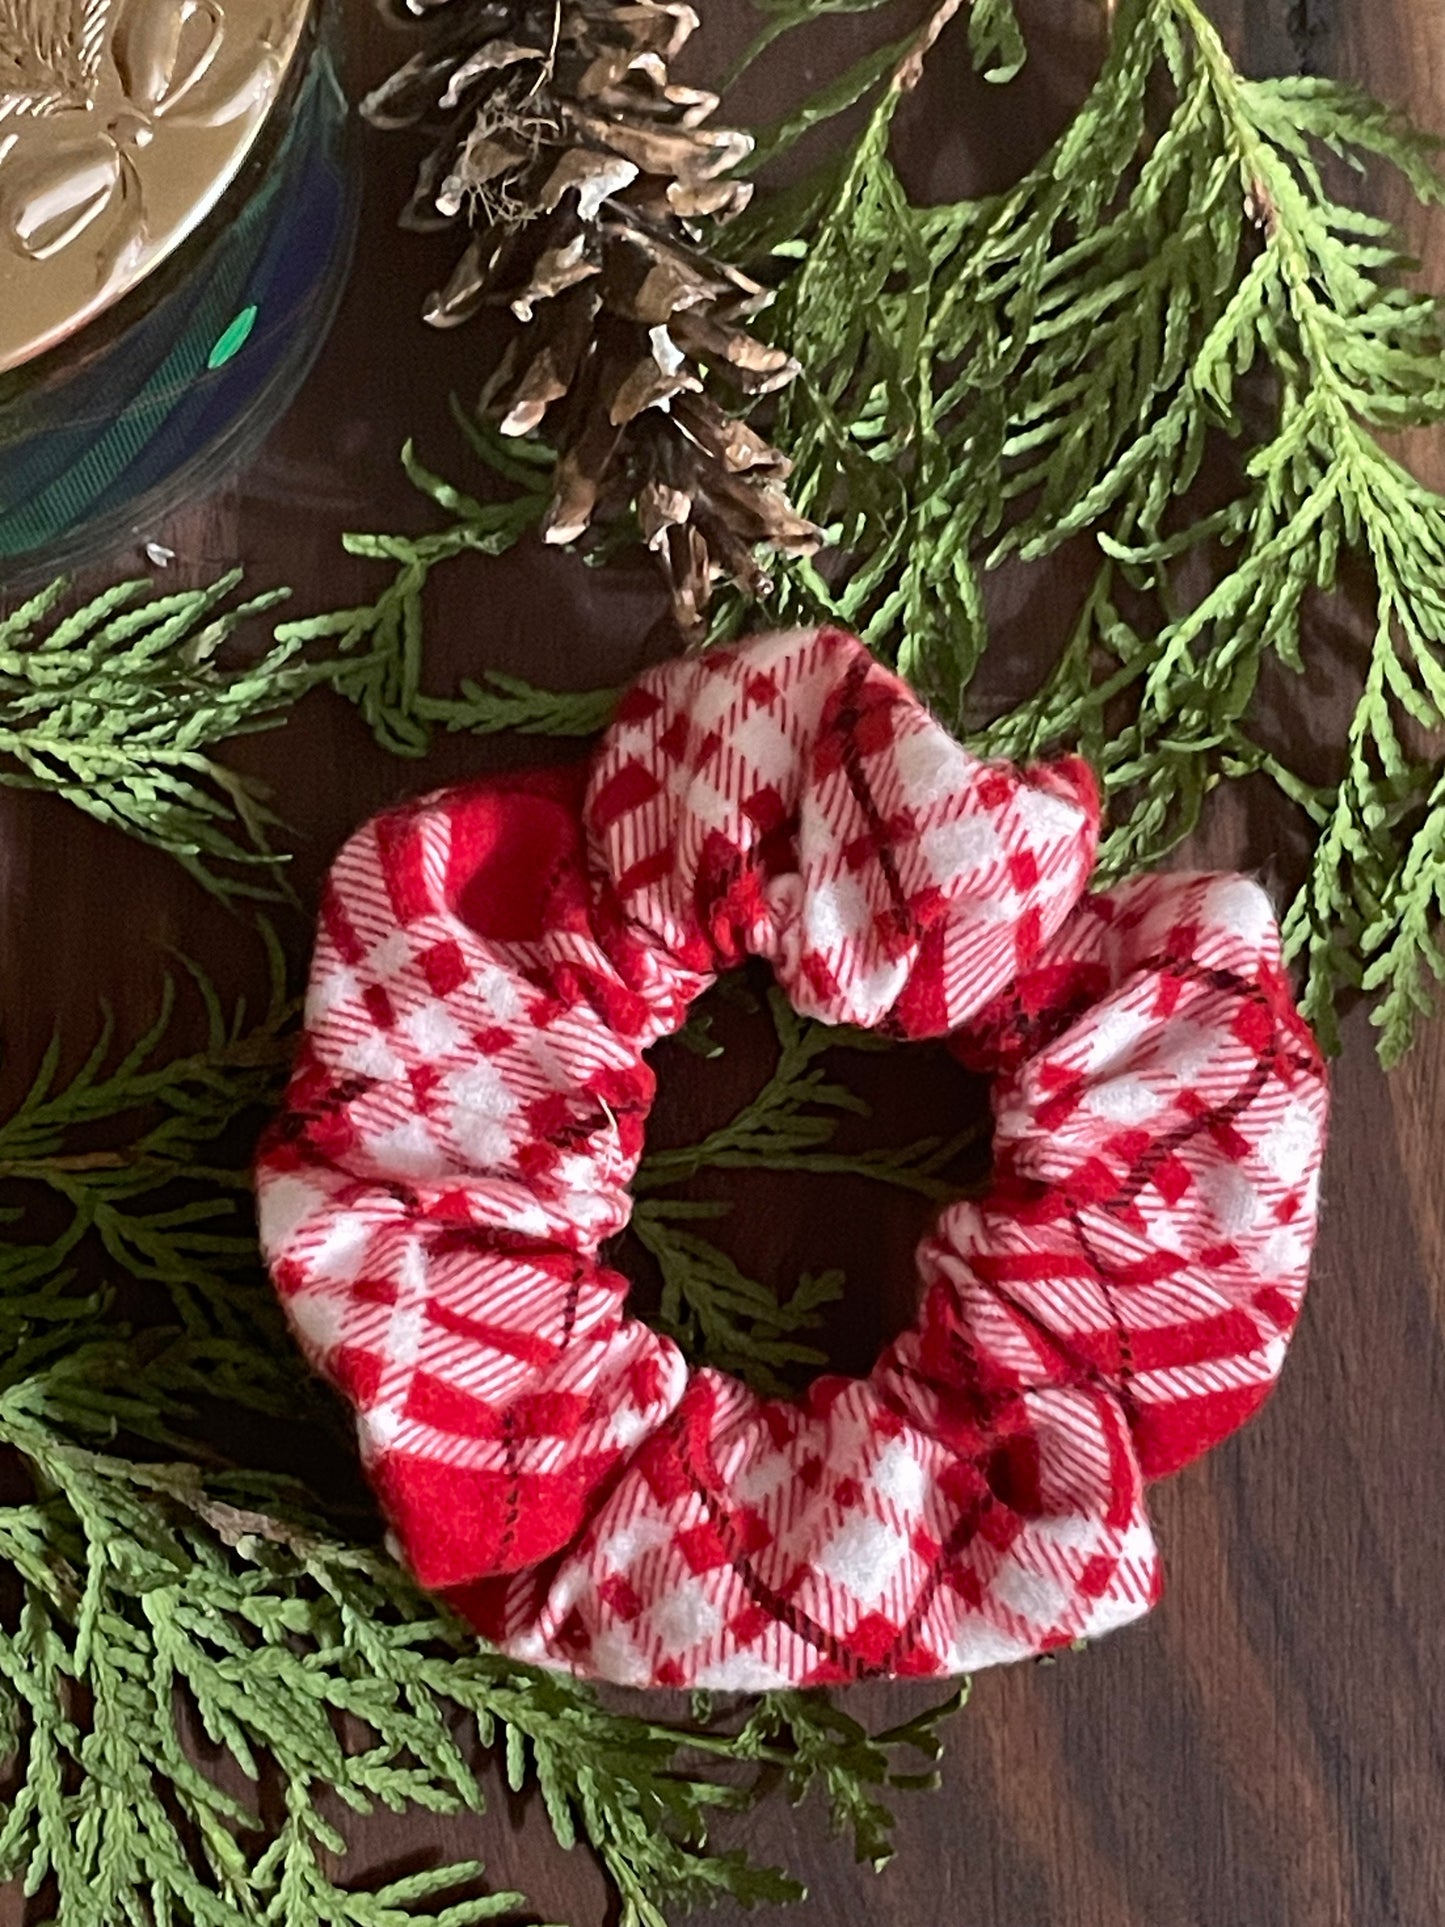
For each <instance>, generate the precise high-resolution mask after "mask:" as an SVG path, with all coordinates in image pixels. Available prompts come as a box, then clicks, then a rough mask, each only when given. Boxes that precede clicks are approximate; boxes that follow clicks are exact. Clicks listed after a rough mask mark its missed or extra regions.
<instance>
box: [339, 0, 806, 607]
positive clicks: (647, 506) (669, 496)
mask: <svg viewBox="0 0 1445 1927" xmlns="http://www.w3.org/2000/svg"><path fill="white" fill-rule="evenodd" d="M407 4H408V6H409V8H410V10H411V11H413V12H415V13H418V14H422V15H424V16H425V18H426V20H427V23H428V38H427V42H426V44H425V45H424V46H423V48H422V49H421V51H420V52H418V53H417V54H416V55H415V56H414V57H413V58H412V59H411V60H409V61H408V62H407V63H406V65H405V66H403V67H401V68H400V69H399V70H398V71H397V72H396V73H395V74H393V75H392V77H391V79H390V80H388V81H386V82H385V83H384V84H383V85H382V86H381V87H379V88H378V89H377V90H376V91H375V92H374V93H373V94H371V95H370V96H369V97H368V99H367V100H366V101H365V103H364V112H365V113H366V115H367V117H368V118H369V119H370V120H371V121H372V122H373V123H375V124H376V125H377V126H381V127H400V126H412V125H416V124H418V123H420V124H422V125H423V126H425V127H427V128H429V129H430V130H432V131H433V132H434V133H435V135H436V140H435V145H434V146H433V148H432V149H431V151H430V153H429V154H428V155H427V157H426V159H425V160H424V161H423V163H422V166H421V169H420V172H419V175H418V178H417V183H416V187H415V189H414V191H413V194H412V197H411V200H410V202H409V203H408V205H407V207H406V209H405V210H404V212H403V215H402V225H403V226H404V227H416V228H432V227H437V226H446V225H450V224H452V223H458V222H463V221H465V222H467V223H469V224H470V225H471V226H472V228H473V233H472V235H471V239H470V240H469V241H468V243H467V246H466V249H465V251H464V252H463V254H462V256H461V259H460V260H459V261H458V263H457V266H456V268H455V270H454V272H453V274H452V276H451V279H450V280H449V281H448V282H447V284H446V286H445V287H444V288H442V289H441V290H440V291H439V292H438V293H436V294H434V295H432V296H431V297H430V299H429V300H428V302H427V305H426V308H425V310H424V313H425V317H426V319H427V320H428V321H430V322H431V323H432V324H433V325H434V326H436V327H441V328H448V327H454V326H455V325H456V324H457V323H459V322H462V321H465V320H466V319H467V317H468V316H469V315H471V314H473V313H475V312H476V310H477V309H478V308H479V307H481V306H482V305H483V304H484V303H485V304H494V305H505V306H506V307H508V308H510V310H511V312H512V314H513V315H514V316H515V317H516V321H517V323H518V327H517V331H516V333H515V335H514V336H513V338H512V340H511V342H510V344H509V345H508V347H507V349H506V351H505V352H504V354H503V356H502V359H501V361H500V362H499V364H498V366H497V368H496V369H495V370H494V372H493V373H492V375H491V376H490V378H489V379H488V380H487V382H486V384H485V386H484V387H483V389H482V393H481V397H480V401H479V404H478V405H479V408H480V410H481V411H482V412H483V413H485V414H487V415H489V416H491V417H492V418H493V419H495V420H496V421H497V422H498V423H499V424H500V427H501V430H502V432H503V434H507V435H526V434H530V433H531V432H532V431H533V430H535V429H537V428H539V427H540V426H541V425H542V424H543V422H544V420H545V423H546V432H547V436H548V439H549V440H550V441H552V442H553V444H554V445H555V446H556V447H557V449H558V452H559V459H558V463H557V470H556V479H555V488H554V493H553V499H552V503H551V506H550V508H549V510H548V513H547V516H546V520H545V522H544V525H543V534H544V537H545V539H546V540H547V541H549V542H558V543H560V542H571V541H575V540H576V539H577V538H578V537H580V536H581V535H583V534H584V533H585V532H586V531H587V529H588V528H589V527H591V526H592V525H593V523H594V521H596V522H601V521H604V520H609V519H613V518H615V517H617V516H618V515H622V514H625V513H627V512H628V511H629V510H632V511H634V512H635V514H636V518H637V522H638V525H639V527H640V529H641V532H642V535H643V538H644V540H645V541H646V542H647V544H648V546H649V547H650V548H651V549H652V550H653V551H654V552H655V553H656V554H657V555H658V556H659V557H660V558H661V560H662V564H663V567H664V569H665V571H666V574H667V577H668V581H669V584H670V587H671V592H672V599H673V608H674V611H675V613H676V616H677V620H678V622H679V623H680V625H681V627H682V628H683V630H684V633H685V634H688V635H689V636H695V635H696V634H697V633H698V632H699V630H700V627H701V623H702V617H703V614H704V612H705V610H706V607H707V603H708V598H709V595H710V593H711V589H712V586H713V584H714V583H715V582H716V581H717V580H718V579H719V577H721V576H722V575H728V576H730V577H732V579H733V580H734V581H735V582H737V583H739V584H740V585H742V586H743V587H745V588H746V589H748V590H749V591H751V592H752V593H755V594H756V593H761V592H763V591H765V590H766V588H767V577H766V575H765V573H764V571H763V570H762V568H761V567H760V566H759V564H758V562H757V561H756V560H755V554H754V552H755V551H756V550H759V549H771V550H773V551H776V552H779V553H782V554H785V555H811V554H812V553H814V552H815V551H816V549H817V548H818V546H819V542H820V535H819V531H818V530H817V529H816V528H815V527H814V526H813V524H812V523H811V522H808V521H806V520H804V518H803V517H802V516H800V515H799V514H798V513H797V512H796V511H795V510H794V508H793V506H792V504H791V503H790V502H789V500H788V497H787V493H786V490H785V488H784V486H783V485H784V483H785V481H786V479H787V475H788V467H789V465H788V462H787V460H786V459H785V457H784V456H783V455H781V454H780V453H779V451H778V450H777V449H776V448H774V447H772V446H771V445H770V444H769V443H768V442H767V441H766V440H764V439H763V437H762V436H761V435H758V434H757V433H755V432H754V431H753V430H752V429H751V428H749V427H748V426H747V425H746V423H745V422H744V421H743V420H742V419H741V417H742V416H743V415H744V414H745V413H746V412H747V410H748V408H749V407H750V406H751V404H752V401H753V400H754V399H755V398H756V397H758V396H761V395H766V394H768V393H770V392H771V391H773V390H775V389H777V388H780V387H782V386H783V385H784V384H786V383H787V382H789V381H791V380H792V378H793V376H794V375H795V374H796V373H797V364H796V363H795V362H794V361H793V360H792V359H791V358H790V357H789V356H788V355H786V354H784V353H783V352H782V351H781V350H779V349H776V348H770V347H768V346H767V345H766V344H765V343H763V342H761V341H758V340H757V339H756V338H755V337H754V336H753V335H751V334H749V333H748V330H747V326H746V323H747V322H748V321H749V319H750V318H751V317H752V316H753V315H755V314H756V313H757V312H758V310H759V309H760V308H762V307H764V306H765V305H766V304H767V302H768V301H769V300H770V299H771V295H770V292H769V291H768V290H767V289H766V288H764V287H762V286H761V285H760V284H759V283H758V282H756V281H753V280H751V279H750V278H749V277H748V276H747V275H745V274H741V273H739V271H738V270H737V269H736V268H734V267H731V266H729V265H727V264H726V263H723V262H719V261H717V260H714V259H713V258H712V257H711V256H710V255H709V254H708V253H707V252H706V250H705V247H704V245H703V239H704V235H705V231H706V227H707V224H708V223H710V222H716V221H722V220H726V219H727V218H728V217H729V216H730V215H732V214H735V213H737V212H738V211H739V210H740V209H741V208H742V207H743V206H744V205H745V204H746V202H747V199H748V196H749V194H750V192H751V190H750V188H749V187H748V185H747V183H745V182H741V181H734V180H729V179H727V178H725V177H726V176H727V174H728V171H729V170H730V169H731V168H732V167H733V166H734V165H735V164H736V163H737V162H738V161H740V160H741V159H743V157H744V156H745V155H746V154H747V153H748V152H749V150H750V148H751V145H752V142H751V140H750V138H749V136H748V135H746V134H742V133H738V132H735V131H733V130H731V129H722V128H712V127H708V126H706V125H705V123H706V122H707V121H708V119H709V118H710V116H711V115H712V114H713V112H714V111H715V109H716V107H717V104H718V103H717V98H716V96H715V95H713V94H708V93H703V92H699V91H698V90H696V89H694V88H690V87H682V86H679V85H677V84H675V83H674V82H673V81H672V80H671V79H670V77H669V66H670V63H671V62H672V60H673V59H674V58H675V56H676V55H677V53H678V51H679V49H680V48H681V47H682V46H683V44H684V43H685V42H686V41H687V39H688V38H689V36H690V35H691V34H692V32H693V30H694V28H695V27H696V26H697V15H696V14H695V13H694V12H693V11H692V9H691V7H688V6H685V5H681V4H676V3H675V0H666V3H665V4H664V3H659V0H627V4H612V3H611V0H556V4H555V5H553V6H546V5H527V4H516V5H513V4H508V3H507V0H407Z"/></svg>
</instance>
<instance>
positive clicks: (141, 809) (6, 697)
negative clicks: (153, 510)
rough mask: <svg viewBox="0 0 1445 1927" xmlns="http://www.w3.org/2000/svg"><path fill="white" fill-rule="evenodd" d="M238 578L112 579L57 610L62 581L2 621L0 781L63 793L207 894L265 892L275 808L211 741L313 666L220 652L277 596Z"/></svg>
mask: <svg viewBox="0 0 1445 1927" xmlns="http://www.w3.org/2000/svg"><path fill="white" fill-rule="evenodd" d="M239 581H240V571H239V570H232V571H231V572H230V573H228V574H227V575H225V576H223V577H222V578H221V579H220V580H219V581H217V582H214V583H212V584H211V585H210V587H209V588H202V589H187V590H182V591H180V592H179V593H177V594H171V595H162V594H159V593H157V592H156V591H155V590H154V589H152V588H151V587H150V585H149V584H148V583H146V582H143V581H141V582H122V583H117V584H116V585H115V586H114V587H113V588H110V589H107V590H105V591H104V592H103V593H102V594H100V595H98V596H95V597H93V598H92V599H91V600H90V601H89V602H87V603H85V604H84V605H83V606H82V607H80V608H79V609H76V610H74V611H72V612H71V613H70V614H69V615H66V616H63V617H62V616H60V615H59V614H58V610H59V607H60V604H61V602H62V600H63V598H64V596H65V593H66V590H67V588H68V584H67V582H66V581H65V580H64V579H61V580H58V581H56V582H53V583H51V585H50V586H49V587H48V588H46V589H43V590H41V591H40V592H39V593H38V594H37V595H35V596H32V597H31V598H30V600H29V601H27V602H24V603H22V604H21V605H20V607H19V608H17V609H16V610H14V612H13V613H12V614H10V615H9V616H7V617H5V618H3V619H0V758H3V759H4V761H3V762H0V784H4V785H7V786H9V787H12V788H19V789H39V790H48V791H50V792H51V793H52V794H54V795H58V796H61V797H64V798H65V800H66V801H67V802H69V803H73V804H74V805H75V806H76V807H77V808H78V809H82V810H84V811H85V812H86V814H87V815H89V816H93V817H95V818H96V819H97V821H99V822H101V823H106V824H110V825H113V826H114V827H116V828H118V829H122V830H124V831H126V832H127V833H128V834H129V835H131V836H134V837H136V838H138V839H139V840H140V841H141V842H143V843H148V844H151V845H152V846H154V847H155V848H157V849H161V850H165V851H166V852H168V853H169V854H170V855H171V856H174V857H175V858H176V859H177V861H178V862H180V863H181V864H182V865H183V867H184V868H185V869H186V870H188V871H189V872H190V873H191V874H192V875H193V876H195V877H196V878H197V879H198V880H199V881H200V882H201V883H202V884H204V885H205V887H206V888H207V889H208V890H210V891H212V892H214V893H215V894H217V895H220V896H229V897H237V896H250V897H267V896H272V897H274V896H276V895H278V894H280V891H279V884H278V872H277V865H278V864H279V863H280V862H281V861H282V859H281V858H279V857H278V856H277V855H276V853H275V852H274V851H273V850H272V849H271V846H270V842H269V837H270V834H271V832H272V831H273V830H274V828H275V827H276V819H275V818H274V817H273V816H272V815H271V813H270V811H269V810H268V809H267V808H266V806H265V803H264V800H263V797H262V795H261V792H260V790H259V788H258V786H257V785H256V784H255V783H253V782H251V781H250V780H249V779H247V778H245V777H242V776H238V775H237V774H236V773H235V772H234V771H232V770H229V769H227V768H226V767H225V766H224V765H223V764H220V763H217V762H216V761H214V760H213V759H212V758H211V757H210V756H209V755H208V754H207V751H208V750H209V748H210V746H211V745H212V744H214V743H217V742H220V741H222V740H223V739H225V738H228V737H233V736H240V735H247V734H249V733H251V732H253V731H256V730H261V729H269V728H272V727H273V726H274V725H275V724H276V723H277V722H279V721H280V720H281V718H282V717H283V716H284V715H285V713H286V712H287V710H288V709H289V708H290V707H291V705H292V703H294V702H295V701H296V700H297V698H298V697H299V696H300V695H301V694H302V693H303V692H304V691H305V690H306V689H308V688H310V687H311V686H312V685H313V684H314V683H315V682H316V681H317V680H318V679H319V674H320V672H319V671H318V670H317V669H316V668H315V667H314V666H311V665H308V664H306V663H303V662H300V661H298V660H297V659H296V647H295V645H294V644H287V643H277V644H276V645H275V646H273V647H272V648H270V649H268V650H267V651H266V652H265V653H264V654H263V655H261V656H260V657H259V658H258V659H257V660H255V661H253V662H247V663H241V664H232V665H228V664H225V663H223V662H222V661H221V660H220V656H221V652H222V650H223V649H224V647H225V645H226V644H227V643H228V642H229V641H230V640H231V639H232V637H233V636H234V635H235V633H236V631H237V630H238V629H239V628H240V627H241V625H242V624H243V623H245V622H247V621H248V620H250V619H252V618H254V617H256V616H258V615H262V614H264V613H265V612H266V611H268V610H269V609H271V608H273V607H274V606H275V605H276V603H278V602H279V601H280V600H282V598H283V596H284V594H285V592H284V591H274V592H272V593H269V594H266V595H261V596H255V597H253V598H251V599H250V600H249V601H246V602H241V603H235V602H231V601H229V598H230V596H231V592H232V591H233V590H234V588H235V587H236V584H237V583H238V582H239Z"/></svg>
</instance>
